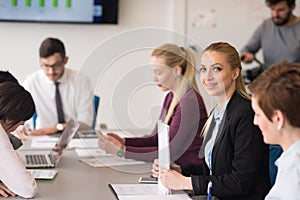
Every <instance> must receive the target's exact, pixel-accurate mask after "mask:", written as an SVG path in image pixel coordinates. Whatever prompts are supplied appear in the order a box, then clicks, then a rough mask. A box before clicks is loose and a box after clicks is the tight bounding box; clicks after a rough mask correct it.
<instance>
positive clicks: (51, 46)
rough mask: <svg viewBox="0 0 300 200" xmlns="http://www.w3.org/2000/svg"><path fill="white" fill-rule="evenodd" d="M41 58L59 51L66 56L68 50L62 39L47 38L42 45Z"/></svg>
mask: <svg viewBox="0 0 300 200" xmlns="http://www.w3.org/2000/svg"><path fill="white" fill-rule="evenodd" d="M39 51H40V58H48V57H49V56H52V55H53V54H55V53H59V54H60V55H61V57H62V58H65V56H66V51H65V46H64V43H63V42H62V41H60V40H59V39H57V38H51V37H49V38H46V39H45V40H44V41H43V42H42V44H41V46H40V49H39Z"/></svg>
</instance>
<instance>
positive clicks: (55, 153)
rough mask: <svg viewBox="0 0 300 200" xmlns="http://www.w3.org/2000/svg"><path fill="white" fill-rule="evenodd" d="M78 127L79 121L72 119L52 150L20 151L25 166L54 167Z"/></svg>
mask: <svg viewBox="0 0 300 200" xmlns="http://www.w3.org/2000/svg"><path fill="white" fill-rule="evenodd" d="M78 128H79V124H78V122H77V121H75V120H73V119H71V120H70V121H69V122H68V123H67V125H66V128H65V129H64V131H63V132H62V134H61V136H60V138H59V139H58V141H57V143H56V144H55V147H54V148H53V149H52V150H51V151H50V152H49V151H48V152H37V151H19V155H20V157H21V159H22V161H23V162H24V164H25V167H26V168H54V167H55V166H56V165H57V163H58V162H59V160H60V158H61V156H62V153H63V151H64V149H65V148H66V147H67V145H68V144H69V143H70V141H71V139H72V138H73V136H74V135H75V133H76V131H77V130H78Z"/></svg>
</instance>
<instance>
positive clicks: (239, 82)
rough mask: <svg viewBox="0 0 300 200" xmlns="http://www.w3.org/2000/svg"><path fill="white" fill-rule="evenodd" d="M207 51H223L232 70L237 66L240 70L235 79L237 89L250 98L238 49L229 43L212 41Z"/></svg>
mask: <svg viewBox="0 0 300 200" xmlns="http://www.w3.org/2000/svg"><path fill="white" fill-rule="evenodd" d="M206 51H215V52H218V53H222V54H223V55H225V57H226V60H227V62H228V64H229V65H230V67H231V69H232V70H235V69H237V68H238V69H239V70H240V73H239V76H238V77H237V79H236V81H235V87H236V90H237V91H238V92H239V93H240V94H241V95H242V96H243V97H245V98H246V99H250V95H249V94H248V93H247V91H246V88H245V85H244V81H243V77H242V74H241V72H242V64H241V60H240V56H239V53H238V52H237V50H236V49H235V48H234V47H233V46H231V45H230V44H229V43H226V42H216V43H212V44H210V45H209V46H208V47H206V48H205V49H204V51H203V52H206Z"/></svg>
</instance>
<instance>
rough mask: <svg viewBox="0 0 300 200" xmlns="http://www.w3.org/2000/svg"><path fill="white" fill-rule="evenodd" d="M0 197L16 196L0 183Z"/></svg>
mask: <svg viewBox="0 0 300 200" xmlns="http://www.w3.org/2000/svg"><path fill="white" fill-rule="evenodd" d="M0 195H2V196H3V197H9V196H16V194H15V193H13V192H12V191H10V190H9V189H8V188H7V187H6V185H4V183H2V182H1V181H0Z"/></svg>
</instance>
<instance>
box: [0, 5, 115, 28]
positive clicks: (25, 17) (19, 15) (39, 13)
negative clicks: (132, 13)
mask: <svg viewBox="0 0 300 200" xmlns="http://www.w3.org/2000/svg"><path fill="white" fill-rule="evenodd" d="M104 5H105V8H104ZM117 7H118V0H109V1H108V0H6V1H0V20H1V21H24V22H58V23H59V22H61V23H101V22H103V23H105V22H106V21H107V20H109V22H111V23H116V19H117V17H116V16H117V10H118V9H117ZM103 9H106V12H108V13H110V14H111V13H113V14H111V17H110V18H111V19H110V18H108V17H107V16H104V14H103ZM109 22H106V23H109Z"/></svg>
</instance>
